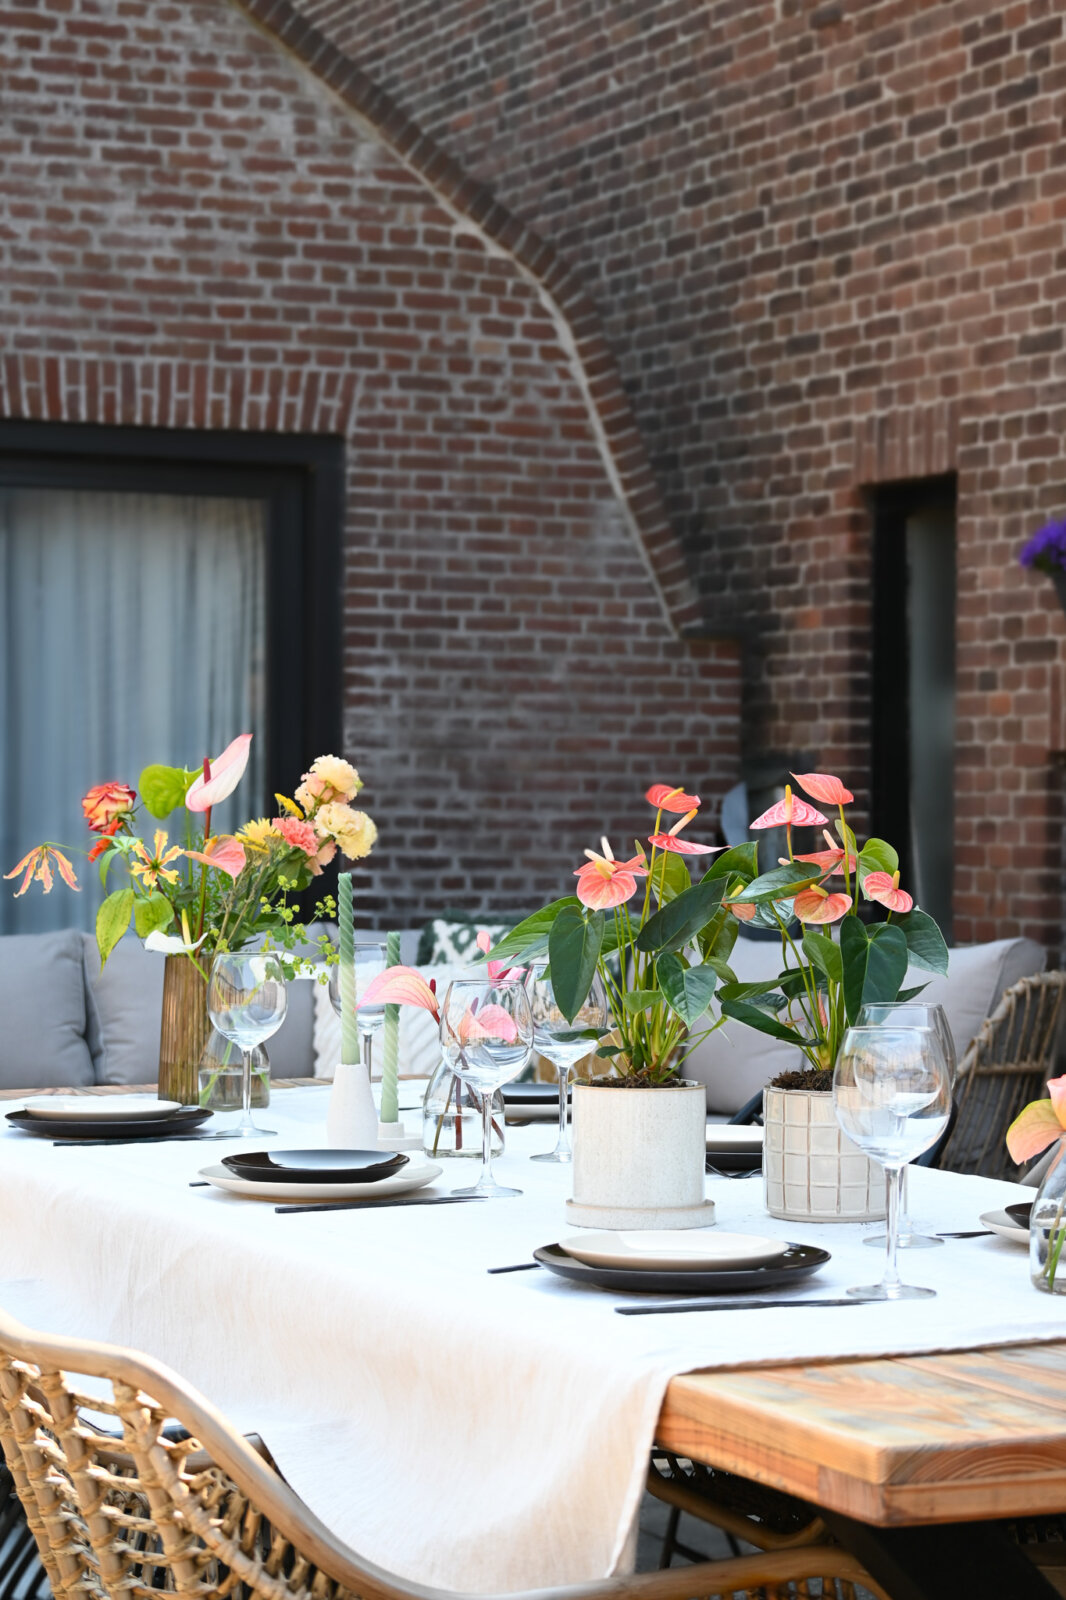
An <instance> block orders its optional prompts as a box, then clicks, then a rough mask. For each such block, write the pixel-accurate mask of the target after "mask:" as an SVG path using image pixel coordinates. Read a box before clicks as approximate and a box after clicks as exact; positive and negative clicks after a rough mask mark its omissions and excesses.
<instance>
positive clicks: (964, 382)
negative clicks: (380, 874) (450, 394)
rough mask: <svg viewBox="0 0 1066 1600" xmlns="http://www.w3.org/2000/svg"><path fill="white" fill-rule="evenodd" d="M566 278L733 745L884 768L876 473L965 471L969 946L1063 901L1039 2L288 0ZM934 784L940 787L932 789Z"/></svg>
mask: <svg viewBox="0 0 1066 1600" xmlns="http://www.w3.org/2000/svg"><path fill="white" fill-rule="evenodd" d="M299 10H300V11H301V13H302V15H303V16H304V17H305V18H307V19H308V20H309V21H312V22H314V23H315V24H316V25H317V26H318V27H320V28H321V29H322V30H323V31H324V32H325V34H326V35H328V37H329V38H330V39H331V40H332V41H333V43H334V44H335V45H336V46H337V47H338V48H340V49H341V50H346V51H348V52H349V54H350V55H351V56H352V57H353V58H355V59H357V60H358V61H359V62H360V64H361V66H362V67H363V68H364V69H365V70H366V71H367V72H368V73H369V74H370V75H371V76H372V77H373V78H374V79H375V80H376V81H377V82H379V83H380V84H381V85H382V86H383V87H384V88H385V89H386V90H388V91H389V92H390V93H391V94H392V95H393V96H394V97H395V98H396V99H397V100H398V101H399V102H400V103H401V104H402V105H403V106H404V107H405V108H406V109H407V110H408V111H409V112H410V113H411V114H412V115H413V116H414V117H415V118H416V120H418V121H419V122H420V123H421V124H422V126H423V127H424V128H425V129H427V130H428V131H429V132H430V133H431V134H432V135H433V136H434V137H435V138H436V139H438V140H439V141H440V142H441V144H443V145H444V146H445V147H446V148H447V149H448V150H449V151H450V152H452V153H453V154H454V155H455V156H456V157H458V158H459V159H460V160H462V161H463V162H464V163H465V164H466V165H467V167H468V169H469V170H470V172H471V173H472V174H473V175H474V176H475V177H476V178H478V179H479V180H481V181H482V182H484V183H486V184H487V185H489V186H490V187H491V189H492V191H493V193H494V194H495V195H496V196H497V197H498V199H499V200H501V201H502V202H503V203H505V204H506V205H508V206H509V207H511V208H512V209H513V211H514V212H515V213H516V214H517V215H518V216H519V217H520V218H521V219H522V220H523V221H525V222H527V223H530V224H532V225H533V226H534V227H536V228H537V229H538V230H539V232H540V233H541V234H542V235H543V236H544V237H546V238H547V239H549V240H550V241H551V242H552V243H553V244H554V245H555V246H556V247H557V249H558V250H559V252H560V253H561V255H562V256H563V257H564V259H565V260H566V261H567V262H568V263H570V264H571V265H572V266H573V267H574V269H575V270H576V271H577V272H578V273H579V274H580V275H581V276H582V278H583V280H584V282H585V284H586V286H587V288H588V290H589V293H590V295H591V297H592V299H593V300H594V302H595V304H596V306H597V308H598V310H599V313H600V316H601V319H602V325H603V329H604V333H605V336H606V339H607V342H608V344H609V346H610V348H611V350H612V352H613V354H614V356H615V358H616V360H617V362H618V364H619V368H620V371H621V374H622V378H623V381H624V385H625V389H626V392H627V395H628V397H629V400H630V402H631V404H632V407H633V410H634V413H635V416H636V419H637V423H638V426H639V429H640V433H641V435H642V437H643V440H644V443H645V446H646V448H647V451H648V453H649V457H650V460H651V463H652V467H653V470H654V473H655V476H656V480H657V483H658V486H659V489H660V492H661V494H662V497H663V501H664V504H665V507H666V511H667V514H668V518H669V520H670V523H671V525H672V527H673V529H674V531H675V533H676V535H677V536H678V538H679V539H680V540H681V541H683V543H684V546H685V548H686V551H687V554H688V560H689V563H690V568H691V572H692V574H693V577H694V581H695V582H696V583H697V585H698V588H699V592H700V595H701V597H702V604H703V608H704V615H705V617H706V618H708V619H710V622H711V624H712V625H713V623H714V622H715V621H716V620H718V619H721V618H723V617H726V618H730V619H738V618H739V619H741V620H742V621H743V622H744V623H745V625H746V627H747V630H748V639H749V647H748V650H747V654H746V671H745V717H744V740H745V747H746V752H747V754H748V756H749V758H750V757H754V756H757V755H758V754H759V753H760V752H763V751H766V750H774V749H779V750H785V751H790V750H795V749H796V748H797V747H798V748H800V749H802V750H805V751H807V752H808V753H810V755H811V757H812V758H813V759H816V760H817V761H818V762H819V763H820V764H823V765H824V766H826V767H828V768H830V769H839V770H842V771H846V772H847V773H848V774H850V775H852V776H854V777H855V778H856V780H857V781H858V783H859V784H860V785H861V784H862V782H863V774H864V772H865V771H866V769H867V763H868V739H869V735H868V725H869V705H868V698H869V685H868V655H869V652H868V643H867V636H868V626H869V614H868V599H869V586H868V579H869V563H870V527H869V517H868V514H867V510H866V505H865V502H864V499H863V495H862V492H861V491H862V486H863V485H864V484H869V483H873V482H877V481H885V480H889V479H894V478H899V477H906V476H910V475H924V474H928V473H933V472H940V471H954V472H957V474H958V560H959V602H958V619H959V620H958V674H959V676H958V689H959V701H958V713H959V722H958V751H957V788H956V795H955V807H956V832H957V839H958V872H957V900H956V933H957V936H958V937H959V938H961V939H966V938H983V937H988V936H991V935H993V934H995V933H1007V932H1015V931H1018V930H1025V931H1027V932H1030V933H1032V934H1034V935H1035V936H1036V937H1038V938H1042V939H1044V940H1045V941H1046V942H1049V943H1052V944H1054V943H1056V942H1057V940H1058V931H1059V927H1060V922H1061V911H1062V873H1061V835H1062V821H1063V816H1062V804H1061V796H1060V780H1059V773H1058V769H1057V767H1056V765H1055V762H1056V759H1057V757H1058V755H1059V754H1060V753H1061V751H1062V749H1063V745H1064V742H1066V737H1064V735H1063V733H1062V731H1061V726H1060V724H1061V721H1062V713H1061V706H1062V704H1063V688H1062V682H1061V673H1062V662H1063V637H1064V623H1063V618H1062V616H1061V614H1060V613H1059V611H1058V609H1057V607H1056V605H1055V603H1054V600H1053V595H1052V591H1051V586H1050V584H1049V583H1048V582H1047V580H1046V579H1042V578H1039V577H1035V576H1032V575H1029V574H1025V573H1022V572H1021V571H1019V570H1018V568H1017V566H1016V564H1015V555H1016V550H1017V547H1018V545H1019V544H1020V542H1021V540H1022V538H1023V536H1024V535H1025V533H1026V532H1027V531H1028V530H1030V529H1031V528H1033V527H1034V526H1036V525H1038V524H1039V522H1040V521H1042V520H1043V519H1044V517H1045V516H1046V515H1048V514H1051V513H1055V512H1057V513H1058V514H1062V512H1063V510H1064V509H1066V507H1064V501H1066V464H1064V452H1063V446H1062V438H1063V424H1064V420H1066V386H1064V376H1066V356H1064V352H1063V313H1064V302H1066V273H1064V262H1066V257H1064V252H1063V219H1064V217H1066V137H1064V129H1063V112H1064V107H1066V31H1064V16H1063V12H1062V8H1061V6H1058V5H1056V4H1055V3H1054V0H1017V3H1004V4H988V3H986V0H906V3H900V0H818V3H813V0H773V3H770V0H651V3H649V0H611V4H609V5H605V4H591V3H585V0H543V3H539V4H536V5H530V4H528V3H526V0H432V3H430V0H407V3H405V4H404V5H402V6H398V5H396V4H395V3H394V0H299ZM945 803H949V802H948V800H947V798H946V800H945Z"/></svg>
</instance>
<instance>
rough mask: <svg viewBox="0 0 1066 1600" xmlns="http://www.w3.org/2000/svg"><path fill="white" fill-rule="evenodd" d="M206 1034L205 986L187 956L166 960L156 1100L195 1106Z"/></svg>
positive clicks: (197, 1097) (173, 956)
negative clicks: (157, 1095) (157, 1096)
mask: <svg viewBox="0 0 1066 1600" xmlns="http://www.w3.org/2000/svg"><path fill="white" fill-rule="evenodd" d="M210 1032H211V1021H210V1018H209V1017H208V1015H207V984H206V982H205V981H204V979H203V977H202V975H201V974H200V972H199V971H198V969H197V968H196V966H194V964H193V963H192V962H191V961H190V960H189V958H188V956H182V955H171V956H167V958H166V961H165V963H164V966H163V1011H162V1017H161V1021H160V1028H159V1098H160V1100H176V1101H178V1103H179V1104H180V1105H183V1106H195V1105H198V1104H199V1101H200V1085H199V1068H200V1058H201V1056H202V1055H203V1053H204V1046H205V1045H206V1043H207V1037H208V1034H209V1033H210Z"/></svg>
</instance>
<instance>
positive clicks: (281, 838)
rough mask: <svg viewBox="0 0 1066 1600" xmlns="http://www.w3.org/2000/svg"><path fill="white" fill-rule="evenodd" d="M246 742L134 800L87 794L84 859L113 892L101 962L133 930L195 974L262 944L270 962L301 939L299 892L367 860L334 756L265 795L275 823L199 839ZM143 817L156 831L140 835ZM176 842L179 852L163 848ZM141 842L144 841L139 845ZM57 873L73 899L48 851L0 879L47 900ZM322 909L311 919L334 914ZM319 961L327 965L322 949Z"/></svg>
mask: <svg viewBox="0 0 1066 1600" xmlns="http://www.w3.org/2000/svg"><path fill="white" fill-rule="evenodd" d="M251 742H252V735H251V734H250V733H242V734H240V735H239V736H238V737H237V738H236V739H234V740H233V742H232V743H231V744H229V745H227V747H226V749H225V750H223V751H222V753H221V755H219V756H216V757H215V759H214V760H211V759H206V760H205V761H204V762H203V764H202V766H201V767H197V768H193V769H191V770H190V769H189V768H186V767H166V766H150V767H145V769H144V771H143V772H142V773H141V775H140V779H139V795H140V798H139V799H138V791H137V790H135V789H132V788H131V787H130V786H129V785H128V784H125V783H118V782H112V783H102V784H97V785H96V786H95V787H94V788H92V789H90V790H89V792H88V793H87V794H86V795H85V797H84V798H83V800H82V810H83V812H84V814H85V820H86V824H87V826H88V828H89V831H90V833H92V834H95V835H96V842H95V843H94V844H93V845H92V847H91V849H89V850H88V851H87V858H88V861H90V862H98V863H99V867H98V870H99V873H100V879H101V882H102V883H103V884H104V885H105V886H106V885H107V883H108V881H109V879H110V880H111V881H112V882H113V881H114V879H113V878H111V874H112V873H113V872H115V873H116V874H117V873H121V876H122V879H123V880H124V881H121V882H120V883H119V884H118V886H116V887H115V888H114V889H113V890H112V892H111V893H110V894H109V895H108V896H107V898H106V899H105V900H104V902H103V904H102V905H101V907H100V910H99V912H98V913H97V917H96V942H97V945H98V947H99V950H100V957H101V960H102V961H105V962H106V960H107V958H108V956H109V955H110V954H111V951H112V950H113V949H114V948H115V945H116V944H117V943H118V941H119V940H120V939H121V938H122V936H123V934H124V933H126V932H127V930H128V929H129V927H130V924H131V923H132V924H133V927H134V928H135V930H136V932H137V934H138V936H139V937H140V938H142V939H143V940H144V941H145V944H146V945H147V947H148V948H149V949H153V950H158V951H162V952H165V953H167V954H172V953H174V954H176V953H181V954H184V955H186V956H188V957H189V959H190V960H191V961H193V962H194V963H195V964H196V965H197V966H198V967H200V968H201V970H202V971H203V970H205V968H206V965H208V964H209V963H210V958H211V956H212V955H214V954H216V953H217V952H218V951H221V950H237V949H240V948H242V947H243V946H244V945H247V944H249V943H250V942H251V941H252V940H253V939H264V940H265V942H267V943H268V944H273V945H274V946H275V947H277V948H278V949H280V950H281V951H282V952H291V951H292V950H293V949H294V948H295V947H296V945H297V944H298V943H302V942H303V940H304V935H305V930H304V928H303V926H302V925H301V924H299V923H298V922H297V921H296V916H295V912H294V910H293V908H292V906H291V905H290V904H289V898H290V896H292V895H296V894H299V893H300V892H301V891H302V890H304V889H306V888H307V887H308V885H309V884H310V883H311V881H312V879H313V878H315V877H317V876H318V875H319V874H320V873H321V872H322V869H323V867H324V866H325V865H326V864H327V863H328V862H329V861H331V860H332V859H333V857H334V856H335V855H336V853H337V851H338V849H339V850H340V851H341V853H342V854H343V855H345V856H347V857H348V858H349V860H357V859H359V858H361V857H363V856H366V855H368V854H369V852H370V850H371V848H372V846H373V844H374V841H375V839H376V837H377V829H376V828H375V826H374V824H373V822H372V821H371V819H370V818H369V817H368V816H367V815H366V814H365V812H362V811H356V810H353V809H352V807H351V806H350V805H349V803H348V802H349V801H350V800H352V799H354V797H355V796H356V794H358V792H359V790H360V789H361V788H362V780H361V779H360V777H359V774H358V772H356V770H355V768H354V767H353V766H351V765H350V764H349V763H348V762H347V761H343V760H341V759H340V758H339V757H337V756H319V757H318V758H317V760H315V761H313V762H312V764H311V768H310V771H308V772H305V773H304V775H303V779H302V781H301V783H300V786H299V788H298V789H297V790H296V793H295V797H294V798H292V799H289V798H288V797H287V796H285V795H280V794H279V795H276V796H275V798H276V800H277V802H278V809H279V812H280V815H278V816H276V817H273V818H267V817H261V818H258V819H257V820H253V821H251V822H247V823H245V825H244V827H242V828H241V829H239V830H238V832H237V833H235V834H220V835H215V834H212V832H211V813H212V810H213V809H214V807H216V806H217V805H219V804H220V803H221V802H222V801H223V800H225V799H226V798H227V797H228V796H229V795H231V794H232V793H233V791H234V790H235V789H236V787H237V785H238V783H239V782H240V780H241V778H242V776H243V775H244V771H245V768H246V767H247V765H248V753H249V748H250V746H251ZM141 811H144V812H146V813H147V814H148V816H149V817H151V818H153V819H154V820H155V821H157V822H167V823H168V826H167V827H166V828H163V827H156V828H152V829H151V840H150V842H149V841H148V839H147V833H148V829H143V830H142V828H141V825H140V823H139V819H138V813H139V812H141ZM172 832H177V833H178V837H179V840H180V842H176V843H172V842H171V833H172ZM142 833H143V835H144V836H142ZM56 872H58V874H59V876H60V877H61V878H62V880H63V882H64V883H65V884H66V885H67V886H68V887H69V888H71V889H74V890H77V889H78V887H79V886H78V882H77V878H76V876H75V873H74V869H73V866H72V864H71V861H70V859H69V856H68V855H66V854H65V853H64V851H63V850H61V849H60V848H59V847H58V846H57V845H55V844H51V843H47V844H42V845H38V846H37V847H36V848H35V849H33V850H31V851H29V852H28V854H27V855H25V856H23V858H22V860H21V861H20V862H19V863H18V865H17V866H16V867H14V868H13V869H12V870H11V871H10V872H8V873H6V874H5V877H7V878H14V877H16V876H18V875H19V874H21V882H20V884H19V887H18V888H17V889H16V891H15V895H16V898H17V897H18V896H19V895H22V894H25V893H26V891H27V889H28V888H29V887H30V884H31V883H33V882H34V881H36V882H39V883H40V884H41V885H42V887H43V889H44V892H45V894H48V893H49V892H50V891H51V889H52V885H53V882H54V873H56ZM335 909H336V908H335V906H334V905H333V902H332V900H331V899H330V898H328V897H327V898H326V899H324V900H323V901H321V902H320V903H319V904H318V906H317V907H316V915H319V916H329V915H333V914H335ZM322 955H323V957H324V959H325V960H327V961H332V960H334V959H335V956H334V953H333V950H332V946H331V945H330V944H329V941H328V939H325V940H324V942H323V947H322Z"/></svg>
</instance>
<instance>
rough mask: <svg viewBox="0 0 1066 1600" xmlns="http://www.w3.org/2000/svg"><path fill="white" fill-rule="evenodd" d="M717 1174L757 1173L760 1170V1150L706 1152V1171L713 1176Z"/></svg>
mask: <svg viewBox="0 0 1066 1600" xmlns="http://www.w3.org/2000/svg"><path fill="white" fill-rule="evenodd" d="M716 1169H717V1170H718V1171H719V1172H759V1171H761V1170H762V1151H761V1150H708V1152H707V1171H708V1172H709V1173H710V1174H711V1176H712V1177H713V1176H714V1173H715V1170H716Z"/></svg>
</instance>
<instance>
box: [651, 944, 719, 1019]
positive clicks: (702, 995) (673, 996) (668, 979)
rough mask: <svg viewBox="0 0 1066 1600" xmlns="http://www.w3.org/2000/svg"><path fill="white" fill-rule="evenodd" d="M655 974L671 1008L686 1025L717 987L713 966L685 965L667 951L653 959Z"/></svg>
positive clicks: (707, 1001)
mask: <svg viewBox="0 0 1066 1600" xmlns="http://www.w3.org/2000/svg"><path fill="white" fill-rule="evenodd" d="M655 976H656V977H657V978H658V980H659V987H660V989H661V990H662V991H663V993H664V994H665V996H666V998H667V1000H668V1001H669V1003H670V1007H671V1009H672V1010H673V1011H675V1012H676V1013H677V1015H678V1016H679V1017H680V1018H681V1021H682V1022H683V1023H684V1024H685V1026H686V1027H689V1028H690V1027H691V1026H692V1024H693V1023H694V1022H695V1021H696V1020H697V1019H698V1018H699V1017H702V1016H703V1013H704V1012H705V1011H706V1009H707V1007H708V1006H709V1005H710V1003H711V1000H712V998H713V996H714V991H715V989H716V988H717V987H718V974H717V972H715V971H714V969H713V967H686V966H685V964H684V962H683V961H681V959H680V958H679V957H678V956H676V955H672V954H670V953H669V952H667V953H666V954H665V955H661V956H659V957H658V958H657V960H656V962H655Z"/></svg>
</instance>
